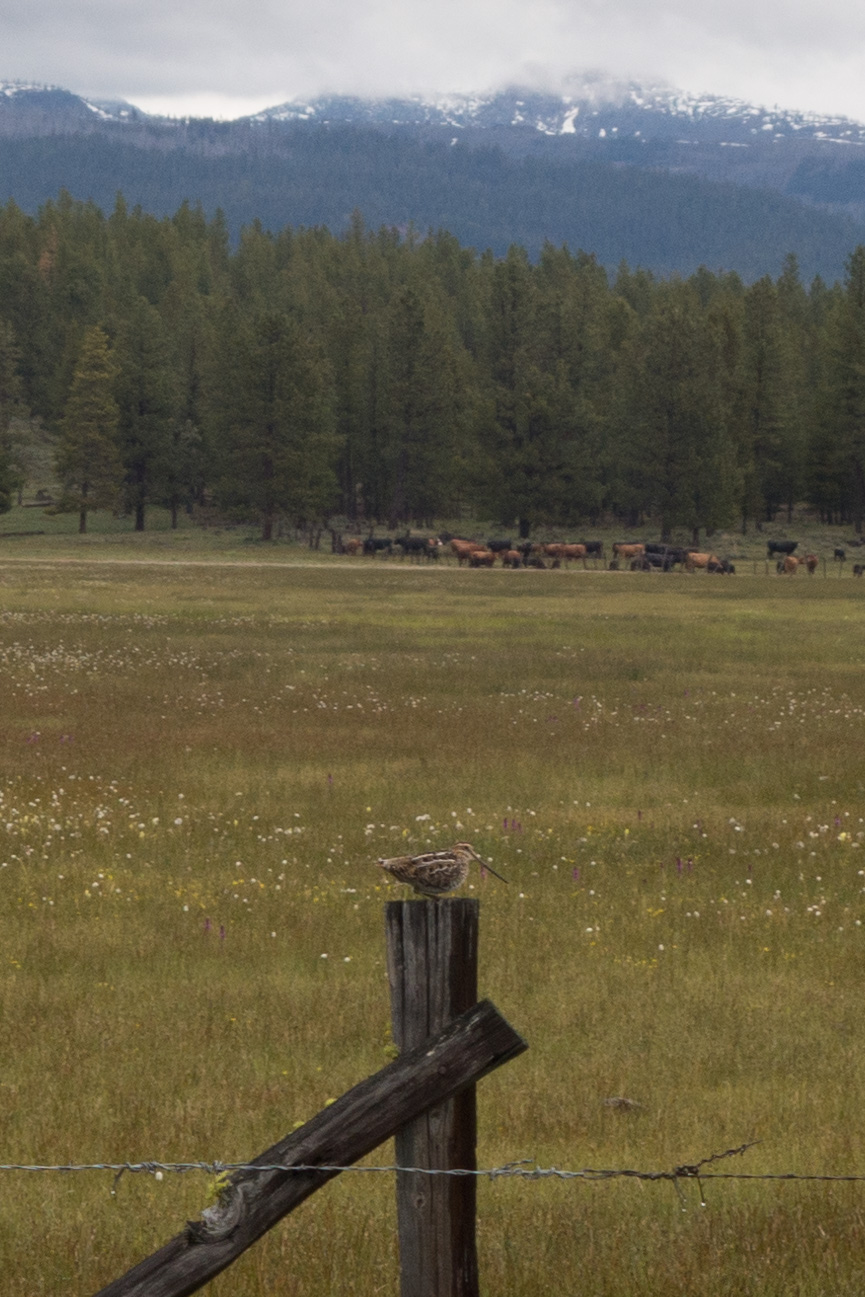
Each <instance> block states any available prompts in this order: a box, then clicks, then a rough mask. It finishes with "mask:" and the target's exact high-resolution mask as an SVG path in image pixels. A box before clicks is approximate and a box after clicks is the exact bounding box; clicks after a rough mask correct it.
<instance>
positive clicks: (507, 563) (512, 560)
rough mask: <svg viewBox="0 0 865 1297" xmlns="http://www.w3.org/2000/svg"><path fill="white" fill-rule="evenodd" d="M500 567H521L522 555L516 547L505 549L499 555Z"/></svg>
mask: <svg viewBox="0 0 865 1297" xmlns="http://www.w3.org/2000/svg"><path fill="white" fill-rule="evenodd" d="M501 560H502V567H515V568H516V567H522V565H523V556H522V554H521V553H520V551H519V550H518V549H506V550H504V551H503V552H502V555H501Z"/></svg>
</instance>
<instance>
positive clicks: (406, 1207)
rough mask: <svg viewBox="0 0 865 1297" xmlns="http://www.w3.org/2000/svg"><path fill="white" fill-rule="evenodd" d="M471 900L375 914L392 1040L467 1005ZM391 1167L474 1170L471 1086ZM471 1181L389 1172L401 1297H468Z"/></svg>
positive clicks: (439, 1024)
mask: <svg viewBox="0 0 865 1297" xmlns="http://www.w3.org/2000/svg"><path fill="white" fill-rule="evenodd" d="M479 909H480V903H479V902H478V901H477V900H474V899H462V898H453V897H448V898H445V899H437V900H434V901H427V900H412V901H389V902H388V903H387V905H386V908H385V923H386V929H387V969H388V980H389V982H390V993H391V1018H392V1024H393V1038H394V1042H395V1043H396V1045H397V1047H398V1048H399V1050H400V1051H403V1050H410V1049H413V1048H416V1047H417V1046H418V1045H420V1044H422V1043H423V1041H424V1040H427V1039H428V1038H429V1037H430V1036H433V1035H435V1034H436V1033H437V1032H439V1031H441V1030H443V1029H444V1028H445V1027H446V1026H447V1024H448V1023H449V1022H451V1021H452V1020H453V1019H454V1018H455V1017H457V1016H458V1015H460V1014H461V1013H464V1012H465V1011H466V1010H468V1009H470V1008H471V1007H472V1005H474V1004H475V1003H476V1001H477V989H478V975H477V974H478V916H479ZM395 1142H396V1163H397V1166H400V1167H418V1168H421V1169H422V1170H426V1171H449V1170H454V1169H459V1170H464V1171H475V1170H476V1169H477V1153H476V1145H477V1108H476V1100H475V1087H474V1085H471V1086H469V1087H467V1088H466V1089H464V1090H463V1091H462V1092H461V1093H460V1094H458V1095H456V1096H455V1097H454V1098H451V1099H448V1100H446V1101H444V1102H442V1103H441V1104H438V1105H437V1106H435V1107H433V1108H430V1109H428V1110H427V1111H426V1112H424V1113H422V1114H421V1115H419V1116H418V1117H415V1118H414V1119H413V1120H412V1121H410V1122H408V1123H407V1124H406V1125H405V1126H403V1127H402V1129H401V1130H399V1131H398V1132H397V1135H396V1141H395ZM476 1201H477V1180H476V1178H475V1176H473V1175H467V1176H449V1175H438V1176H437V1175H424V1174H420V1173H415V1174H413V1173H412V1172H411V1171H398V1172H397V1220H398V1225H399V1248H400V1294H401V1297H478V1292H479V1288H478V1261H477V1244H476V1237H475V1209H476Z"/></svg>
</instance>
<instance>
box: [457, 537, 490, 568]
mask: <svg viewBox="0 0 865 1297" xmlns="http://www.w3.org/2000/svg"><path fill="white" fill-rule="evenodd" d="M451 549H452V550H453V552H454V554H456V556H457V562H458V563H459V565H460V567H462V565H463V563H467V562H468V561H469V559H470V558H471V556H472V554H474V553H475V551H476V550H479V549H483V545H479V544H478V543H477V541H476V540H461V539H460V538H459V537H457V536H455V537H454V539H453V540H452V541H451Z"/></svg>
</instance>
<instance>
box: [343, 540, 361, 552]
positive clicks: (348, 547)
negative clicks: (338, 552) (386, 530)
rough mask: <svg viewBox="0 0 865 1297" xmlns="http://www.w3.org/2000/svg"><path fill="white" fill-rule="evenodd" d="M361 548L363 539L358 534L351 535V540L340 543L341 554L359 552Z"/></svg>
mask: <svg viewBox="0 0 865 1297" xmlns="http://www.w3.org/2000/svg"><path fill="white" fill-rule="evenodd" d="M362 549H363V541H362V540H361V539H360V537H359V536H353V537H352V538H351V540H344V541H343V543H342V552H343V554H359V553H360V552H361V550H362Z"/></svg>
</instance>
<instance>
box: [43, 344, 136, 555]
mask: <svg viewBox="0 0 865 1297" xmlns="http://www.w3.org/2000/svg"><path fill="white" fill-rule="evenodd" d="M116 380H117V368H116V365H115V363H114V360H113V358H112V355H111V352H110V349H109V345H108V338H107V335H106V334H105V332H104V331H103V330H102V329H101V328H100V327H99V326H98V325H93V326H92V327H91V328H89V329H87V330H86V331H85V333H84V338H83V340H82V343H81V351H80V354H79V357H78V363H77V365H76V366H75V373H74V375H73V377H72V386H71V388H70V391H69V396H68V398H67V400H66V405H65V407H64V410H63V419H62V422H61V425H60V441H59V445H58V448H57V472H58V473H59V475H60V478H61V481H62V482H63V498H62V502H61V509H63V510H67V511H72V510H75V511H77V513H78V530H79V532H80V533H82V534H83V533H84V532H86V531H87V515H88V513H89V512H90V511H91V510H93V509H104V508H113V507H114V506H115V505H116V504H117V501H118V498H119V494H120V489H121V486H122V482H123V464H122V462H121V459H120V452H119V450H118V446H117V435H118V417H119V410H118V407H117V402H116V401H115V399H114V385H115V382H116Z"/></svg>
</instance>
